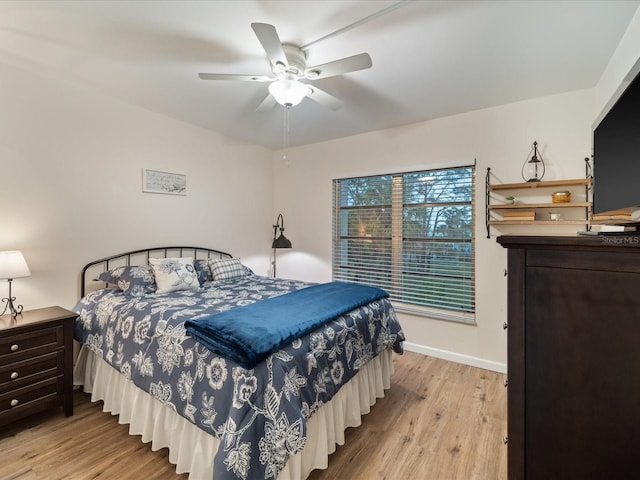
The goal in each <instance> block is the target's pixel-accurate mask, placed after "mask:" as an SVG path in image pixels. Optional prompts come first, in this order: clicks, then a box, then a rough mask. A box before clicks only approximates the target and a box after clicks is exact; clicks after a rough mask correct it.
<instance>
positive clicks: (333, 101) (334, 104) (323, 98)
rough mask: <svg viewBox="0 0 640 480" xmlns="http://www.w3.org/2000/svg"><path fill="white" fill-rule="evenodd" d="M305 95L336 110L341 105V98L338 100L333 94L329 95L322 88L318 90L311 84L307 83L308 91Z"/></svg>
mask: <svg viewBox="0 0 640 480" xmlns="http://www.w3.org/2000/svg"><path fill="white" fill-rule="evenodd" d="M307 97H309V98H310V99H311V100H313V101H315V102H318V103H319V104H320V105H323V106H325V107H329V108H330V109H331V110H338V109H339V108H340V107H342V105H343V103H342V100H338V99H337V98H336V97H334V96H333V95H329V94H328V93H327V92H325V91H324V90H320V89H319V88H316V87H315V86H311V85H309V93H307Z"/></svg>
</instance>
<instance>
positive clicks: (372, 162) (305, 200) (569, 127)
mask: <svg viewBox="0 0 640 480" xmlns="http://www.w3.org/2000/svg"><path fill="white" fill-rule="evenodd" d="M592 121H593V90H583V91H577V92H571V93H567V94H563V95H556V96H551V97H544V98H539V99H534V100H529V101H524V102H519V103H514V104H509V105H503V106H500V107H496V108H490V109H486V110H480V111H475V112H470V113H465V114H462V115H456V116H452V117H447V118H441V119H437V120H434V121H430V122H425V123H419V124H414V125H408V126H405V127H401V128H396V129H391V130H383V131H378V132H371V133H367V134H363V135H358V136H354V137H349V138H344V139H339V140H334V141H330V142H324V143H320V144H315V145H309V146H305V147H299V148H293V149H289V150H288V151H287V152H286V154H287V161H286V162H285V161H284V160H283V159H282V152H276V153H275V154H274V161H273V163H274V187H275V188H274V207H275V210H274V211H275V212H282V213H283V214H284V218H285V226H286V236H287V238H289V239H290V240H291V241H292V242H293V247H294V248H293V249H292V250H291V251H279V252H278V272H279V275H280V276H283V277H295V278H300V279H305V280H312V281H328V280H330V279H331V225H332V223H331V222H332V196H331V193H332V180H333V179H334V178H341V177H348V176H355V175H366V174H379V173H391V172H396V171H406V170H415V169H428V168H432V167H438V166H447V165H462V164H470V163H472V162H473V161H474V159H477V172H476V175H477V177H476V204H477V209H476V252H477V253H476V277H477V305H476V307H477V325H476V326H469V325H462V324H457V323H452V322H447V321H442V320H434V319H429V318H424V317H418V316H411V315H406V314H401V315H400V317H401V321H402V324H403V327H404V329H405V331H406V334H407V338H408V344H409V347H410V348H412V349H415V350H418V351H423V352H425V353H430V354H433V355H437V356H441V357H444V358H449V359H453V360H458V361H461V362H463V363H470V364H475V365H479V366H483V367H486V368H491V369H495V370H499V371H504V370H505V368H506V334H505V332H504V330H503V328H502V324H503V322H505V321H506V319H507V318H506V296H507V288H506V278H505V276H504V270H505V268H506V251H505V250H504V249H503V248H502V247H500V246H499V245H498V244H497V243H496V240H495V238H496V234H499V232H497V231H496V230H493V231H492V237H491V238H490V239H487V238H486V230H485V226H484V178H485V173H486V170H487V167H491V170H492V172H493V173H494V174H495V175H496V176H497V177H498V178H499V180H500V181H502V182H519V181H522V179H521V175H520V172H521V167H522V164H523V162H524V161H525V159H526V158H527V155H528V153H529V150H530V147H531V144H532V143H533V141H534V140H537V141H538V142H539V144H540V146H541V151H542V155H543V158H544V160H545V162H546V163H547V173H546V175H545V180H552V179H563V178H582V177H584V175H585V170H584V160H583V159H584V157H587V156H590V154H591V147H590V145H591V122H592ZM512 228H514V227H512ZM519 228H523V227H519ZM556 228H562V227H556ZM578 228H579V227H575V228H573V229H571V228H569V229H568V230H567V228H566V227H565V230H556V231H553V232H552V233H562V232H565V233H566V232H567V231H569V232H575V230H576V229H578ZM519 232H520V233H533V232H532V231H531V230H523V229H521V230H519ZM503 233H507V232H506V231H503ZM511 233H516V230H513V229H512V230H511ZM537 233H541V232H537ZM546 233H551V232H550V231H547V232H546Z"/></svg>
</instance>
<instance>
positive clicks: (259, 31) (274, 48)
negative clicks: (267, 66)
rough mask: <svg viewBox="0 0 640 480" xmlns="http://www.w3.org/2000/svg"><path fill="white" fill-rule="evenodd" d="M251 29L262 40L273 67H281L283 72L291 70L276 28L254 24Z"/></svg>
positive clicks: (266, 24)
mask: <svg viewBox="0 0 640 480" xmlns="http://www.w3.org/2000/svg"><path fill="white" fill-rule="evenodd" d="M251 28H253V31H254V32H255V34H256V37H258V40H260V43H261V44H262V48H264V51H265V52H267V57H269V61H270V62H271V65H272V66H273V67H276V66H281V68H282V69H283V70H286V69H288V68H289V61H288V60H287V56H286V55H285V53H284V48H282V42H281V41H280V37H279V36H278V32H277V31H276V27H274V26H273V25H269V24H268V23H252V24H251Z"/></svg>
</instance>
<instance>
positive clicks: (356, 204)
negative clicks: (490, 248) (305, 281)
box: [333, 166, 475, 323]
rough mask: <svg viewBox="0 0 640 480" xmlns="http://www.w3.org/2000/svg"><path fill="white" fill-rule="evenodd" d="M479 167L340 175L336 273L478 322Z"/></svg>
mask: <svg viewBox="0 0 640 480" xmlns="http://www.w3.org/2000/svg"><path fill="white" fill-rule="evenodd" d="M474 179H475V167H474V166H466V167H456V168H447V169H439V170H425V171H421V172H411V173H399V174H392V175H380V176H371V177H359V178H346V179H339V180H334V185H333V190H334V208H333V218H334V230H333V278H334V280H343V281H348V282H356V283H364V284H368V285H375V286H377V287H380V288H383V289H385V290H386V291H387V292H389V294H390V296H391V300H392V301H393V302H394V305H395V306H396V308H397V309H398V310H405V311H410V312H413V313H422V314H428V315H429V316H435V317H439V318H444V319H448V320H456V321H462V322H467V323H474V322H475V266H474V264H475V262H474V258H475V253H474V228H473V227H474V221H473V216H474V202H473V198H474V188H475V181H474Z"/></svg>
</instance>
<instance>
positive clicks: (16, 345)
mask: <svg viewBox="0 0 640 480" xmlns="http://www.w3.org/2000/svg"><path fill="white" fill-rule="evenodd" d="M19 348H20V346H19V345H18V344H17V343H14V344H13V345H11V351H12V352H17V351H18V349H19Z"/></svg>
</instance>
